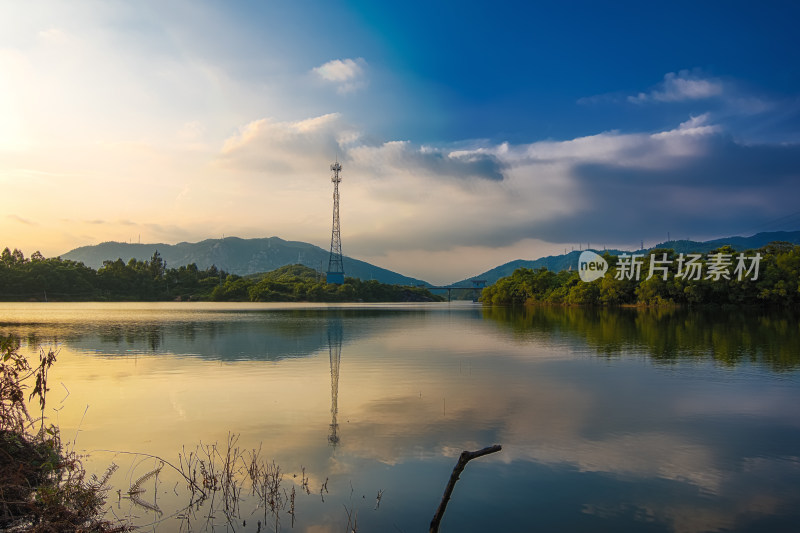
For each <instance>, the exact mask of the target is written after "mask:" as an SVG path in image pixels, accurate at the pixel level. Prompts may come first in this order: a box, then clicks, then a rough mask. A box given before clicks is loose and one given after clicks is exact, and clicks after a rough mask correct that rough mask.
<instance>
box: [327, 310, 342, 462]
mask: <svg viewBox="0 0 800 533" xmlns="http://www.w3.org/2000/svg"><path fill="white" fill-rule="evenodd" d="M328 352H329V353H330V360H331V426H330V433H329V434H328V442H329V443H330V444H331V445H333V446H334V447H335V446H336V445H337V444H338V443H339V424H338V423H337V422H336V415H337V414H338V412H339V406H338V402H339V365H340V363H341V361H342V319H341V318H339V317H334V318H332V319H331V320H330V321H329V322H328Z"/></svg>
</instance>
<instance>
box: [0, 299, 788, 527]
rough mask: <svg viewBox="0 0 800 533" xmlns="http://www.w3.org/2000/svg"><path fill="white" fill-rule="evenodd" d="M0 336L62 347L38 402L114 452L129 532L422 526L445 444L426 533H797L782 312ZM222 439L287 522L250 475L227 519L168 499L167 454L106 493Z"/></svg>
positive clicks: (99, 317) (505, 314) (43, 316)
mask: <svg viewBox="0 0 800 533" xmlns="http://www.w3.org/2000/svg"><path fill="white" fill-rule="evenodd" d="M0 332H1V333H3V334H9V333H13V334H15V335H17V336H19V337H20V338H21V340H22V343H23V352H24V353H26V354H30V355H34V356H35V354H37V353H38V351H39V349H40V347H45V348H48V347H50V346H53V345H55V346H57V347H58V349H59V350H60V355H59V358H58V362H57V364H56V366H55V367H54V368H53V370H52V371H51V377H50V388H51V391H50V393H49V396H48V406H47V412H46V413H45V414H46V415H47V416H48V417H50V418H51V419H53V420H54V421H57V422H58V424H59V425H60V427H61V429H62V435H63V439H64V440H65V441H67V440H68V441H69V442H70V445H74V448H75V449H76V450H78V451H79V452H80V453H83V454H88V457H86V459H85V461H84V463H85V465H86V466H87V469H88V470H89V471H90V472H96V473H98V474H100V473H102V471H103V470H104V469H105V467H107V466H108V465H109V464H111V463H112V462H113V463H115V464H117V465H119V467H120V468H119V470H117V471H116V472H115V473H114V475H113V476H112V478H111V483H112V485H113V489H112V491H111V492H110V493H109V503H110V505H109V513H113V515H115V516H117V517H118V518H120V519H121V520H124V521H127V522H129V523H132V524H136V525H140V526H146V527H145V529H146V530H148V531H157V532H159V533H161V532H172V531H252V532H255V531H258V528H259V525H258V521H259V520H261V521H262V524H261V531H274V530H276V529H279V530H281V531H302V532H327V531H331V532H333V531H344V530H345V526H346V524H347V521H348V514H349V516H350V518H351V519H354V518H356V517H357V521H358V531H360V532H382V531H402V532H412V531H414V532H416V531H427V528H428V524H429V522H430V520H431V518H432V516H433V513H434V511H435V510H436V507H437V505H438V503H439V500H440V498H441V495H442V492H443V490H444V487H445V485H446V483H447V480H448V478H449V476H450V472H451V470H452V468H453V466H454V464H455V461H456V459H457V457H458V454H459V453H460V452H461V450H465V449H468V450H476V449H479V448H483V447H485V446H489V445H491V444H495V443H499V444H502V445H503V450H502V452H500V453H497V454H494V455H490V456H486V457H483V458H480V459H477V460H475V461H472V462H471V463H470V464H469V465H468V467H467V469H466V470H465V472H464V474H462V476H461V480H460V481H459V483H458V484H457V485H456V488H455V491H454V494H453V499H452V501H451V502H450V504H449V506H448V508H447V513H446V514H445V517H444V520H443V522H442V527H441V531H450V532H461V531H614V532H626V531H636V532H639V531H676V532H697V531H797V530H798V529H800V407H798V406H800V372H799V371H798V369H800V321H799V320H798V316H796V315H794V314H791V313H787V312H785V313H778V314H764V313H757V312H750V313H720V312H717V313H716V314H715V313H700V312H688V311H661V312H656V311H637V310H618V311H610V310H602V311H591V310H582V309H551V308H540V309H529V310H524V311H511V310H508V309H483V308H481V307H479V306H473V305H455V304H454V305H448V304H434V305H424V306H419V305H413V306H412V305H392V306H368V305H351V306H301V305H287V304H277V305H257V304H226V305H217V304H86V303H80V304H53V303H50V304H0ZM229 434H234V435H238V441H237V442H236V446H238V447H239V448H241V449H243V450H244V449H248V450H249V449H252V448H259V447H260V449H261V455H262V456H263V457H264V458H265V459H268V460H269V461H272V460H273V459H274V461H275V464H276V465H278V466H280V468H281V470H282V472H284V478H283V484H282V489H281V490H285V491H286V492H285V493H284V494H285V496H286V497H287V498H288V495H289V493H290V492H291V490H292V487H294V488H295V489H296V493H297V496H296V500H295V523H294V526H292V523H291V522H292V520H291V517H290V515H289V514H288V513H287V510H284V511H282V512H281V513H280V514H279V516H278V522H277V523H276V521H275V516H274V514H268V513H266V512H265V510H264V509H263V507H259V505H258V502H257V501H256V499H254V498H248V497H246V495H247V494H249V485H248V484H245V493H246V494H244V496H245V497H243V499H242V500H241V503H240V507H239V509H238V511H237V513H236V517H235V518H234V519H232V520H231V521H228V520H227V518H226V516H225V514H224V513H223V512H221V511H220V501H221V497H219V496H217V497H215V499H214V500H213V501H211V500H207V501H205V502H203V503H202V504H200V505H199V506H198V505H195V506H193V507H191V508H189V509H187V506H188V504H189V503H190V502H191V495H190V494H189V493H188V491H187V490H186V487H185V484H184V483H182V482H181V481H180V479H179V477H178V476H177V475H176V474H175V472H171V471H169V468H165V469H164V470H162V472H161V473H160V474H159V476H158V478H157V480H156V479H150V480H148V481H147V482H146V483H143V484H142V486H143V487H144V488H145V489H146V491H145V492H144V493H141V494H140V495H139V499H140V500H141V501H144V502H145V503H146V504H147V505H145V506H142V505H140V504H138V503H136V502H135V501H132V500H131V499H130V498H128V497H125V495H126V492H127V491H128V489H129V488H130V486H131V485H132V484H133V483H135V481H136V480H137V479H138V478H139V477H141V476H142V475H144V474H146V473H148V472H149V471H150V470H152V469H153V468H154V466H155V465H156V460H155V459H152V458H150V457H146V456H144V455H130V454H127V453H121V452H136V453H139V454H150V455H156V456H159V457H163V458H164V459H166V460H168V461H170V462H173V463H175V464H178V462H179V458H178V455H179V454H180V453H189V452H190V451H193V450H196V449H197V446H199V445H200V444H201V443H202V444H203V445H207V444H212V443H215V442H216V443H217V444H218V445H219V446H220V447H222V448H224V447H225V442H226V440H227V438H228V435H229ZM73 443H74V444H73ZM295 476H296V477H295ZM304 477H305V478H307V480H308V482H307V485H306V486H307V487H308V491H306V490H305V488H304V485H303V482H302V480H303V478H304ZM326 480H327V485H325V481H326ZM323 485H324V487H323ZM117 489H119V490H120V493H119V495H118V494H117V492H116V491H117ZM320 489H322V492H320ZM325 489H327V490H325ZM307 492H310V494H308V493H307ZM156 509H157V510H156ZM209 514H211V516H209Z"/></svg>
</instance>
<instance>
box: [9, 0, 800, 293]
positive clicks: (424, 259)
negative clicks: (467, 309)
mask: <svg viewBox="0 0 800 533" xmlns="http://www.w3.org/2000/svg"><path fill="white" fill-rule="evenodd" d="M797 20H800V6H798V5H795V4H793V3H790V2H759V3H755V2H735V1H726V2H721V1H720V2H715V1H708V2H696V1H694V2H658V3H655V2H608V3H606V2H591V1H586V2H580V1H574V2H573V1H567V2H500V3H498V2H471V1H460V2H417V1H405V2H401V3H381V2H366V1H364V2H360V1H350V2H316V1H306V0H299V1H291V2H290V1H258V2H256V1H253V2H244V1H242V2H223V1H181V0H175V1H170V2H160V1H148V0H144V1H141V2H124V1H115V0H110V1H99V0H98V1H89V0H75V1H73V2H61V1H55V0H53V1H48V0H41V1H39V0H31V1H29V2H17V1H13V0H0V191H2V192H1V194H2V196H1V197H0V198H2V209H0V246H3V247H5V246H8V247H10V248H15V247H16V248H19V249H21V250H22V251H23V252H24V253H25V255H26V256H29V255H30V254H31V253H33V252H34V251H36V250H39V251H41V253H43V254H44V255H45V256H48V257H49V256H57V255H60V254H64V253H66V252H68V251H70V250H72V249H74V248H76V247H79V246H85V245H91V244H98V243H100V242H104V241H120V242H142V243H178V242H183V241H186V242H197V241H201V240H204V239H209V238H221V237H223V236H237V237H242V238H257V237H271V236H277V237H280V238H282V239H286V240H295V241H304V242H310V243H312V244H316V245H319V246H321V247H323V248H325V249H328V248H329V246H330V235H331V221H332V192H333V185H332V184H331V182H330V175H331V172H330V164H331V163H332V162H333V161H335V160H336V159H337V158H338V160H339V161H340V162H341V164H342V167H343V170H342V174H341V177H342V183H341V184H340V194H341V236H342V248H343V252H344V254H345V255H347V256H351V257H354V258H358V259H361V260H365V261H369V262H371V263H374V264H376V265H379V266H382V267H384V268H388V269H391V270H395V271H397V272H400V273H402V274H405V275H408V276H413V277H416V278H420V279H425V280H426V281H429V282H432V283H449V282H453V281H456V280H460V279H464V278H467V277H470V276H473V275H477V274H480V273H481V272H484V271H486V270H488V269H490V268H493V267H495V266H497V265H500V264H503V263H506V262H508V261H511V260H514V259H536V258H538V257H542V256H547V255H555V254H561V253H564V251H565V250H566V251H569V250H572V249H578V248H585V247H587V246H591V247H592V248H597V249H602V247H609V248H612V247H615V248H623V249H635V248H638V247H639V246H641V244H642V243H643V244H644V245H645V247H647V246H653V245H655V244H657V243H660V242H664V241H666V240H667V238H668V237H670V238H672V239H685V238H690V239H695V240H705V239H711V238H719V237H724V236H730V235H752V234H754V233H757V232H759V231H776V230H798V229H800V202H798V200H797V199H798V197H800V32H797V31H796V21H797ZM345 267H346V264H345Z"/></svg>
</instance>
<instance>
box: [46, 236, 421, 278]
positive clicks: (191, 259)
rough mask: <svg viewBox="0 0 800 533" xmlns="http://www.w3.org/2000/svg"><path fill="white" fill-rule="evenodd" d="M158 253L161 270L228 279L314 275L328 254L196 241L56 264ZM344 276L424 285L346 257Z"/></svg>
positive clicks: (86, 251) (75, 253) (126, 248)
mask: <svg viewBox="0 0 800 533" xmlns="http://www.w3.org/2000/svg"><path fill="white" fill-rule="evenodd" d="M156 250H158V253H159V254H160V255H161V257H162V258H163V259H164V261H166V262H167V267H168V268H172V267H179V266H183V265H188V264H190V263H195V264H196V265H197V266H198V267H199V268H200V269H205V268H208V267H210V266H211V265H216V266H217V268H219V269H222V270H225V271H226V272H229V273H231V274H238V275H240V276H244V275H247V274H256V273H260V272H269V271H272V270H275V269H276V268H280V267H282V266H284V265H293V264H301V265H305V266H308V267H311V268H313V269H315V270H319V271H325V270H326V269H327V267H328V257H329V255H330V252H329V251H327V250H323V249H322V248H320V247H319V246H314V245H313V244H308V243H305V242H297V241H284V240H283V239H280V238H278V237H269V238H264V239H240V238H238V237H225V238H224V239H207V240H205V241H201V242H195V243H190V242H181V243H178V244H164V243H157V244H128V243H124V242H113V241H112V242H104V243H101V244H97V245H94V246H82V247H80V248H75V249H74V250H70V251H69V252H67V253H65V254H62V255H61V258H62V259H71V260H73V261H80V262H82V263H83V264H85V265H86V266H89V267H92V268H94V269H97V268H100V267H101V266H103V261H106V260H112V261H113V260H116V259H118V258H119V259H122V260H123V261H125V262H126V263H127V262H128V261H129V260H130V259H131V258H135V259H138V260H140V261H144V260H149V259H150V258H151V257H152V256H153V253H154V252H155V251H156ZM344 270H345V274H346V275H347V276H351V277H354V278H359V279H362V280H371V279H374V280H377V281H380V282H381V283H389V284H392V285H430V284H429V283H427V282H425V281H422V280H418V279H415V278H409V277H407V276H403V275H402V274H398V273H397V272H392V271H391V270H386V269H385V268H380V267H377V266H375V265H372V264H370V263H367V262H365V261H359V260H358V259H353V258H350V257H345V258H344Z"/></svg>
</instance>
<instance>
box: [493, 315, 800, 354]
mask: <svg viewBox="0 0 800 533" xmlns="http://www.w3.org/2000/svg"><path fill="white" fill-rule="evenodd" d="M483 316H484V318H485V319H487V320H491V321H493V322H495V323H496V324H497V325H498V326H500V327H501V328H502V329H506V330H510V331H511V332H512V334H513V335H514V336H517V337H519V338H529V337H531V336H542V335H544V336H549V337H557V336H560V335H564V336H569V337H573V338H579V339H582V340H583V341H585V342H586V343H587V344H588V346H589V347H590V348H592V349H594V350H596V351H597V352H598V354H602V355H605V356H617V355H620V354H621V353H623V352H626V351H630V350H638V351H645V352H646V353H647V355H649V356H650V357H651V358H653V359H654V360H656V361H665V362H666V361H674V360H678V359H681V358H711V359H713V360H714V361H717V362H719V363H721V364H725V365H731V366H733V365H737V364H740V363H743V362H751V363H757V364H762V365H766V366H768V367H770V368H772V369H774V370H792V369H796V368H798V366H800V316H799V314H798V313H797V312H795V311H781V312H768V311H759V310H735V311H727V310H724V311H723V310H710V309H702V310H696V309H680V308H669V309H664V308H619V309H609V308H603V309H597V308H594V309H592V308H582V307H564V306H535V307H525V308H508V307H505V308H503V307H485V308H484V309H483Z"/></svg>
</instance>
